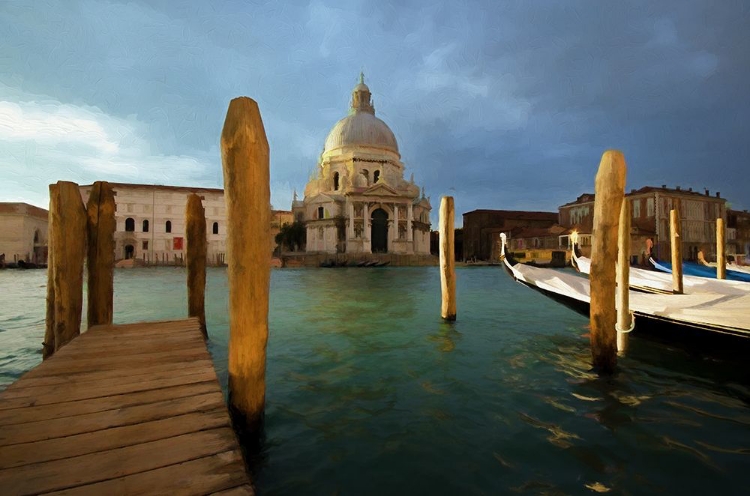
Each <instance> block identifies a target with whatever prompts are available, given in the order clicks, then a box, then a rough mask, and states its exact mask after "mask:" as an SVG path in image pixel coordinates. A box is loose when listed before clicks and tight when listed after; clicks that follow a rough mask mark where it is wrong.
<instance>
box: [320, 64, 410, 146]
mask: <svg viewBox="0 0 750 496" xmlns="http://www.w3.org/2000/svg"><path fill="white" fill-rule="evenodd" d="M345 146H367V147H373V148H381V149H385V150H389V151H392V152H395V153H398V143H396V137H395V136H394V135H393V131H391V128H389V127H388V125H387V124H386V123H385V122H383V121H381V120H380V119H378V118H377V117H375V107H373V105H372V102H371V101H370V88H368V87H367V85H366V84H365V82H364V76H363V75H362V74H360V80H359V83H358V84H357V86H355V87H354V91H352V104H351V108H350V114H349V115H348V116H346V117H344V118H343V119H341V120H340V121H338V122H337V123H336V125H335V126H333V129H331V132H330V133H328V137H327V138H326V143H325V148H324V149H323V153H326V152H329V151H331V150H335V149H337V148H342V147H345Z"/></svg>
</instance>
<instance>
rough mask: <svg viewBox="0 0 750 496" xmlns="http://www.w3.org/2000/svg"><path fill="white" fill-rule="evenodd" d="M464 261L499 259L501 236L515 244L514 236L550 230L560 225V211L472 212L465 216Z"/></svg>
mask: <svg viewBox="0 0 750 496" xmlns="http://www.w3.org/2000/svg"><path fill="white" fill-rule="evenodd" d="M463 218H464V226H463V230H464V232H463V255H464V259H465V260H497V259H498V258H499V255H500V253H499V244H498V243H499V239H500V233H503V232H504V233H506V234H507V235H508V236H509V239H510V240H511V241H510V242H511V243H512V242H513V241H512V240H513V239H514V236H515V234H518V233H520V232H522V231H524V230H527V229H547V228H550V227H552V226H554V225H555V224H557V212H524V211H518V210H472V211H471V212H467V213H465V214H464V215H463Z"/></svg>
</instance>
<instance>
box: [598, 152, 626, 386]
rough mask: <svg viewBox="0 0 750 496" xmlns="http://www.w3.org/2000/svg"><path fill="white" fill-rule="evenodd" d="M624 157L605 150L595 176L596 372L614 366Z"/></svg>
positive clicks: (609, 371)
mask: <svg viewBox="0 0 750 496" xmlns="http://www.w3.org/2000/svg"><path fill="white" fill-rule="evenodd" d="M625 175H626V165H625V157H623V155H622V152H619V151H616V150H607V151H606V152H604V154H603V155H602V159H601V162H600V163H599V171H598V172H597V173H596V183H595V198H594V226H593V231H592V246H591V273H590V276H589V280H590V281H591V283H590V284H591V310H590V316H589V318H590V322H591V355H592V359H593V365H594V368H595V369H596V370H597V371H598V372H599V373H605V374H610V373H612V372H613V371H614V369H615V365H616V363H617V338H616V334H617V333H616V331H615V324H616V319H617V317H616V312H615V260H616V259H617V237H618V229H617V225H618V223H619V217H620V209H621V208H622V201H623V196H624V194H625Z"/></svg>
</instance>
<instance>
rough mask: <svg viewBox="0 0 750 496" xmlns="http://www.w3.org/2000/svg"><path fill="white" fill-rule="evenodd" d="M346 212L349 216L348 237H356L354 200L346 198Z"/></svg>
mask: <svg viewBox="0 0 750 496" xmlns="http://www.w3.org/2000/svg"><path fill="white" fill-rule="evenodd" d="M346 213H347V215H348V216H349V228H348V234H347V236H346V237H347V238H348V239H354V202H352V201H350V200H349V197H347V198H346Z"/></svg>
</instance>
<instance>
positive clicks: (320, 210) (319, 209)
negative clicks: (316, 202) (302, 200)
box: [318, 207, 325, 219]
mask: <svg viewBox="0 0 750 496" xmlns="http://www.w3.org/2000/svg"><path fill="white" fill-rule="evenodd" d="M324 214H325V212H324V210H323V207H318V219H322V218H323V215H324Z"/></svg>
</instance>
